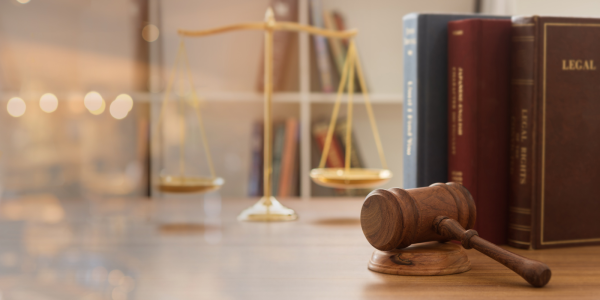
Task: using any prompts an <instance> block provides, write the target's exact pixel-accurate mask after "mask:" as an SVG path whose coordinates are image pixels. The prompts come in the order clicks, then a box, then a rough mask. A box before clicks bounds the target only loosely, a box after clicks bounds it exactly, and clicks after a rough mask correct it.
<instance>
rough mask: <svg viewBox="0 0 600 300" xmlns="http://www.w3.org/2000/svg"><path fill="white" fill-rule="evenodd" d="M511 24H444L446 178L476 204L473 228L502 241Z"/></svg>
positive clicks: (505, 213) (505, 188)
mask: <svg viewBox="0 0 600 300" xmlns="http://www.w3.org/2000/svg"><path fill="white" fill-rule="evenodd" d="M510 28H511V22H510V20H488V19H486V20H483V19H469V20H460V21H453V22H449V23H448V63H449V67H448V72H449V74H448V75H449V77H448V78H449V85H448V95H449V96H448V108H449V109H448V122H449V126H448V177H449V178H450V180H451V181H457V182H461V183H462V184H463V185H464V186H465V187H466V188H467V189H468V190H469V191H470V192H471V194H472V196H473V199H474V200H475V205H476V206H477V220H476V223H475V229H476V230H477V231H478V232H479V234H480V235H481V236H482V237H483V238H485V239H487V240H489V241H491V242H493V243H496V244H505V243H506V231H507V209H508V140H509V128H508V127H509V126H508V118H509V117H508V110H509V93H508V91H509V87H510V85H509V68H510Z"/></svg>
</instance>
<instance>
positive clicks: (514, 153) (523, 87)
mask: <svg viewBox="0 0 600 300" xmlns="http://www.w3.org/2000/svg"><path fill="white" fill-rule="evenodd" d="M536 27H537V26H536V19H535V17H534V19H531V18H515V19H513V24H512V37H511V43H512V44H511V45H512V49H511V52H512V56H511V57H512V58H511V109H510V128H511V129H510V130H511V133H510V144H511V146H510V165H509V173H510V176H509V177H510V179H509V180H510V183H509V185H510V195H509V209H508V244H509V245H511V246H513V247H517V248H524V249H529V248H531V245H532V224H533V219H532V213H533V212H532V203H533V201H532V200H533V182H534V180H533V178H532V177H533V176H532V175H533V153H534V149H533V147H534V141H533V136H532V132H533V125H534V122H533V120H535V119H534V118H535V116H534V111H533V109H534V99H535V85H534V83H535V82H536V81H535V79H536V78H535V61H536V57H535V55H536V52H535V44H536V39H537V38H538V37H537V36H536V35H535V33H536Z"/></svg>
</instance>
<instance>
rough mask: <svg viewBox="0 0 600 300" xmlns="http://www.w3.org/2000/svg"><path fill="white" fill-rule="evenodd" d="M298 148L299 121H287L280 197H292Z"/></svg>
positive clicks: (292, 119)
mask: <svg viewBox="0 0 600 300" xmlns="http://www.w3.org/2000/svg"><path fill="white" fill-rule="evenodd" d="M296 148H298V120H296V119H295V118H290V119H287V121H286V124H285V144H284V146H283V158H282V159H281V177H280V179H279V194H278V195H277V196H278V197H281V198H284V197H289V196H292V195H291V190H292V184H294V183H293V182H292V177H293V174H292V172H293V171H294V160H295V159H296Z"/></svg>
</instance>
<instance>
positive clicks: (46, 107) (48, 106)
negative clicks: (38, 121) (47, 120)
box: [40, 93, 58, 113]
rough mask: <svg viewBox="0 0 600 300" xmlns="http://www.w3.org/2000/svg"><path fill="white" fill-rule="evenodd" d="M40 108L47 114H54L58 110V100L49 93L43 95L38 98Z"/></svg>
mask: <svg viewBox="0 0 600 300" xmlns="http://www.w3.org/2000/svg"><path fill="white" fill-rule="evenodd" d="M40 108H41V109H42V110H43V111H44V112H47V113H51V112H54V111H55V110H56V108H58V98H56V96H55V95H54V94H51V93H46V94H43V95H42V97H41V98H40Z"/></svg>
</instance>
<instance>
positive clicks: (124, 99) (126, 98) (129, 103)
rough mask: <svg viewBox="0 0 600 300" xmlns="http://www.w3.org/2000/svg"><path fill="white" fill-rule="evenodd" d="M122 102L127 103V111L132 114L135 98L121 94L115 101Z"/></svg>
mask: <svg viewBox="0 0 600 300" xmlns="http://www.w3.org/2000/svg"><path fill="white" fill-rule="evenodd" d="M117 100H118V101H122V102H124V103H125V105H126V106H127V111H128V112H130V111H131V109H132V108H133V98H131V96H129V95H127V94H121V95H119V96H117V98H116V99H115V101H117Z"/></svg>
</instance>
